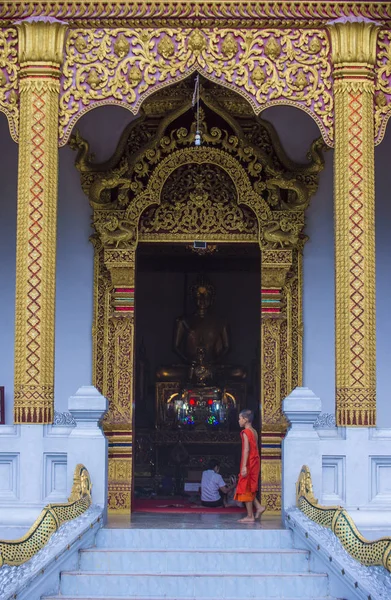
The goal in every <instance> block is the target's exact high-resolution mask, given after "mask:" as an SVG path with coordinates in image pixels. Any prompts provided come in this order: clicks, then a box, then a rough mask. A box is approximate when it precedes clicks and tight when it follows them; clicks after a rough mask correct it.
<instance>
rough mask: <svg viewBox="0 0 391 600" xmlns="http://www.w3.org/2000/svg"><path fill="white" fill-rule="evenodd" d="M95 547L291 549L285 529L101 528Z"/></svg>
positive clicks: (288, 534)
mask: <svg viewBox="0 0 391 600" xmlns="http://www.w3.org/2000/svg"><path fill="white" fill-rule="evenodd" d="M96 546H97V547H98V548H105V549H118V548H123V549H132V548H134V549H137V550H182V549H183V550H224V549H229V550H259V549H267V548H276V549H277V548H278V549H281V548H282V549H285V548H292V538H291V533H290V531H287V530H285V529H281V530H279V529H270V530H268V529H265V530H262V531H259V530H258V529H246V530H244V531H241V530H237V529H220V530H219V529H192V530H189V529H101V530H100V531H99V532H98V533H97V536H96Z"/></svg>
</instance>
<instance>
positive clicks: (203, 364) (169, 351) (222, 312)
mask: <svg viewBox="0 0 391 600" xmlns="http://www.w3.org/2000/svg"><path fill="white" fill-rule="evenodd" d="M196 245H197V244H196ZM198 246H202V244H198ZM136 256H137V258H136V280H135V288H136V290H137V294H136V319H135V327H136V335H135V347H136V361H135V367H136V370H135V399H136V402H135V471H134V487H133V490H134V506H136V508H137V506H139V507H142V506H145V503H144V504H143V500H144V499H151V498H155V497H157V498H159V497H160V498H164V497H165V498H170V497H172V496H176V497H182V498H185V499H187V500H188V501H192V502H194V504H195V505H197V502H198V503H199V495H198V490H199V484H200V481H201V474H202V471H203V470H204V469H205V468H206V467H207V465H208V463H209V461H210V459H216V460H218V461H219V462H220V464H221V474H222V475H223V477H225V478H229V477H230V476H231V475H237V473H238V472H239V460H240V436H239V426H238V422H237V419H238V412H239V411H240V410H241V409H243V408H251V409H252V410H254V413H255V414H256V424H255V426H256V427H257V428H259V425H260V423H259V398H260V376H259V370H260V331H261V315H260V311H259V304H260V288H261V261H260V249H259V245H258V244H248V243H247V244H246V243H240V244H238V243H236V244H227V243H225V244H224V243H220V244H211V243H210V244H206V245H205V247H201V248H198V247H194V243H193V244H140V245H139V247H138V250H137V255H136Z"/></svg>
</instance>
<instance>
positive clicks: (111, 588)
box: [44, 527, 331, 600]
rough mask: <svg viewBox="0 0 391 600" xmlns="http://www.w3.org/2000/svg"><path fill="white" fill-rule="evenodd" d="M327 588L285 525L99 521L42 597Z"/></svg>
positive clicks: (189, 595) (221, 595) (225, 594)
mask: <svg viewBox="0 0 391 600" xmlns="http://www.w3.org/2000/svg"><path fill="white" fill-rule="evenodd" d="M328 590H329V582H328V577H327V575H326V574H324V573H312V572H310V570H309V553H308V552H307V551H305V550H296V549H294V548H293V547H292V541H291V535H290V532H289V531H286V530H278V529H276V530H271V529H270V530H268V529H261V530H260V529H251V527H248V528H247V527H243V529H242V530H241V529H142V528H140V529H101V530H100V531H99V532H98V534H97V537H96V547H94V548H91V549H89V550H82V551H81V552H80V559H79V570H78V571H72V572H64V573H62V574H61V581H60V595H58V596H45V597H44V600H55V599H57V600H76V599H78V600H92V599H95V598H104V599H105V600H118V599H120V598H121V599H123V598H128V599H130V598H131V599H144V600H145V599H149V600H151V599H159V600H160V599H163V598H167V599H169V600H182V599H183V600H187V599H197V600H211V599H213V600H225V599H229V600H247V599H250V598H254V599H260V600H269V599H272V598H273V599H275V598H284V599H285V600H287V599H292V600H293V599H298V598H300V599H301V600H318V599H319V600H320V599H326V598H327V599H328V600H331V597H330V596H329V591H328Z"/></svg>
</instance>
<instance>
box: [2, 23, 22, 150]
mask: <svg viewBox="0 0 391 600" xmlns="http://www.w3.org/2000/svg"><path fill="white" fill-rule="evenodd" d="M17 43H18V34H17V31H16V29H14V28H11V27H10V28H7V29H0V111H1V112H4V113H5V115H6V116H7V119H8V123H9V128H10V133H11V136H12V138H13V139H14V140H15V141H17V137H18V128H19V105H18V104H19V103H18V100H19V95H18V75H19V64H18V50H17Z"/></svg>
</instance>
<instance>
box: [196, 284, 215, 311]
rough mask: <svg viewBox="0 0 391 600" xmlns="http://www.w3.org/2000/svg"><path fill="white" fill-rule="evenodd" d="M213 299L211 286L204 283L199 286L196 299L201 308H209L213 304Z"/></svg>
mask: <svg viewBox="0 0 391 600" xmlns="http://www.w3.org/2000/svg"><path fill="white" fill-rule="evenodd" d="M212 300H213V295H212V291H211V290H210V289H209V287H207V286H204V285H199V286H197V290H196V293H195V301H196V304H197V307H198V308H199V309H201V310H207V309H208V308H209V307H210V306H211V304H212Z"/></svg>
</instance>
